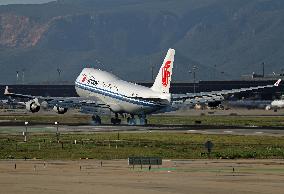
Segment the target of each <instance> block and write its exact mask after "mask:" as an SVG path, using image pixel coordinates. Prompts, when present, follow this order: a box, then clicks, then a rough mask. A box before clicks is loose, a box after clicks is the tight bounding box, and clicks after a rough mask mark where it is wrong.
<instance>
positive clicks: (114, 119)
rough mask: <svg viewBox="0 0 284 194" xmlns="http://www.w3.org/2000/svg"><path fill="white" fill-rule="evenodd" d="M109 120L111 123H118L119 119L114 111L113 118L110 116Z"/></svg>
mask: <svg viewBox="0 0 284 194" xmlns="http://www.w3.org/2000/svg"><path fill="white" fill-rule="evenodd" d="M110 122H111V123H112V124H113V125H120V123H121V119H119V118H118V113H115V118H111V120H110Z"/></svg>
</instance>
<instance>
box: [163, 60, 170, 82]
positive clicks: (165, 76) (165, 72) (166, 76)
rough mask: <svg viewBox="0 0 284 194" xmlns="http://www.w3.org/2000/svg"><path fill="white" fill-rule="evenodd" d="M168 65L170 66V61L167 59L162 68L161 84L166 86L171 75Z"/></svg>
mask: <svg viewBox="0 0 284 194" xmlns="http://www.w3.org/2000/svg"><path fill="white" fill-rule="evenodd" d="M170 67H171V61H167V62H166V63H165V66H164V67H163V69H162V84H163V86H164V87H167V86H168V84H169V77H170V76H171V72H170V71H169V70H168V69H169V68H170Z"/></svg>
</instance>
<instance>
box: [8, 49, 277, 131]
mask: <svg viewBox="0 0 284 194" xmlns="http://www.w3.org/2000/svg"><path fill="white" fill-rule="evenodd" d="M174 56H175V50H174V49H169V50H168V52H167V55H166V57H165V59H164V62H163V63H162V66H161V68H160V70H159V73H158V75H157V77H156V79H155V82H154V84H153V86H152V87H151V88H148V87H144V86H141V85H137V84H134V83H130V82H127V81H123V80H121V79H120V78H118V77H116V76H115V75H113V74H111V73H108V72H106V71H102V70H99V69H94V68H84V69H83V70H82V72H81V73H80V75H79V76H78V78H77V79H76V81H75V88H76V91H77V93H78V95H79V96H80V97H74V98H60V97H58V98H50V97H42V96H31V95H23V94H15V93H10V92H9V90H8V87H6V90H5V95H6V96H9V97H11V98H25V99H27V102H26V103H25V106H26V109H27V110H29V111H31V112H33V113H35V112H38V111H39V110H40V108H41V107H53V109H54V110H55V111H56V112H57V113H58V114H64V113H66V112H67V110H68V109H69V108H72V107H83V106H89V107H95V108H107V109H109V110H110V111H111V112H113V113H114V114H115V117H114V118H111V123H113V124H120V123H121V119H120V118H119V115H125V114H128V115H130V117H128V118H127V123H128V124H130V125H135V124H141V125H144V124H147V119H146V116H147V115H149V114H154V113H161V112H167V111H171V110H174V108H173V105H174V104H175V105H177V104H181V103H184V102H186V103H187V104H188V103H190V104H200V103H209V102H215V101H222V100H223V99H224V97H223V95H226V94H232V93H237V92H243V91H249V90H257V89H263V88H270V87H275V86H278V85H279V83H280V81H281V80H278V81H277V82H276V83H275V84H274V85H267V86H258V87H251V88H241V89H233V90H222V91H213V92H201V93H194V94H191V93H188V94H171V93H170V85H171V77H172V72H173V65H174ZM135 116H138V118H139V120H138V122H137V119H135ZM93 118H94V121H95V122H96V123H97V124H100V123H101V119H100V116H99V115H94V116H93Z"/></svg>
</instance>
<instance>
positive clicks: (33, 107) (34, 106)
mask: <svg viewBox="0 0 284 194" xmlns="http://www.w3.org/2000/svg"><path fill="white" fill-rule="evenodd" d="M25 104H26V109H27V110H28V111H30V112H32V113H36V112H38V111H39V110H40V105H39V103H38V102H37V100H30V101H28V102H26V103H25Z"/></svg>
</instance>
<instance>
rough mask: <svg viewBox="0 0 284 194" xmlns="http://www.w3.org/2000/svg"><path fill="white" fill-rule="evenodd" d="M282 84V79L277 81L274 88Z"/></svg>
mask: <svg viewBox="0 0 284 194" xmlns="http://www.w3.org/2000/svg"><path fill="white" fill-rule="evenodd" d="M280 82H281V79H279V80H277V82H275V84H274V86H276V87H278V86H279V84H280Z"/></svg>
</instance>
